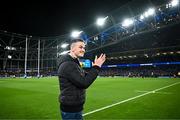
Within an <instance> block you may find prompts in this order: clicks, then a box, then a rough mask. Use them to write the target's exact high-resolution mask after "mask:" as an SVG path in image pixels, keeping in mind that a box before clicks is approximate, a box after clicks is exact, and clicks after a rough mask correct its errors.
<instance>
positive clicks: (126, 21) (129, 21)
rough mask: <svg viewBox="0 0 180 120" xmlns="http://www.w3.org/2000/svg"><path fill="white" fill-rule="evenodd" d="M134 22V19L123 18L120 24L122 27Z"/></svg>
mask: <svg viewBox="0 0 180 120" xmlns="http://www.w3.org/2000/svg"><path fill="white" fill-rule="evenodd" d="M133 23H134V20H133V19H125V20H124V21H123V22H122V26H123V27H129V26H130V25H132V24H133Z"/></svg>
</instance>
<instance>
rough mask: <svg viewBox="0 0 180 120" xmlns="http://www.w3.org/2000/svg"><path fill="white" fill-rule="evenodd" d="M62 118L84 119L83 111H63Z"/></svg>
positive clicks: (67, 119) (64, 119) (68, 119)
mask: <svg viewBox="0 0 180 120" xmlns="http://www.w3.org/2000/svg"><path fill="white" fill-rule="evenodd" d="M61 117H62V120H83V117H82V112H73V113H71V112H63V111H61Z"/></svg>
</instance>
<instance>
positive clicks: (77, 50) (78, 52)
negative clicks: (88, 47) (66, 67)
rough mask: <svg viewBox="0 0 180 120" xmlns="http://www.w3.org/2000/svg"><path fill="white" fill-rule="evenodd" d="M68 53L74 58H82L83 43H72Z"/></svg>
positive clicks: (83, 51)
mask: <svg viewBox="0 0 180 120" xmlns="http://www.w3.org/2000/svg"><path fill="white" fill-rule="evenodd" d="M70 52H71V54H73V57H75V58H80V57H83V56H84V53H85V43H84V42H82V41H78V42H75V43H72V45H71V51H70Z"/></svg>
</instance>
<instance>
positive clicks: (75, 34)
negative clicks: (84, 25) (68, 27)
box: [71, 30, 83, 38]
mask: <svg viewBox="0 0 180 120" xmlns="http://www.w3.org/2000/svg"><path fill="white" fill-rule="evenodd" d="M82 32H83V31H78V30H74V31H72V33H71V37H73V38H77V37H79V36H80V34H81V33H82Z"/></svg>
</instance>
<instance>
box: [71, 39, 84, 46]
mask: <svg viewBox="0 0 180 120" xmlns="http://www.w3.org/2000/svg"><path fill="white" fill-rule="evenodd" d="M76 42H84V43H85V41H84V40H83V39H80V38H77V39H72V40H71V41H70V46H71V45H72V44H73V43H76Z"/></svg>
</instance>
